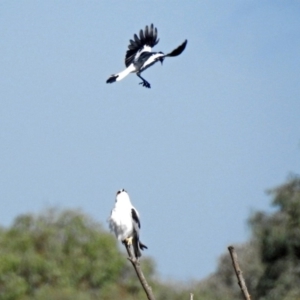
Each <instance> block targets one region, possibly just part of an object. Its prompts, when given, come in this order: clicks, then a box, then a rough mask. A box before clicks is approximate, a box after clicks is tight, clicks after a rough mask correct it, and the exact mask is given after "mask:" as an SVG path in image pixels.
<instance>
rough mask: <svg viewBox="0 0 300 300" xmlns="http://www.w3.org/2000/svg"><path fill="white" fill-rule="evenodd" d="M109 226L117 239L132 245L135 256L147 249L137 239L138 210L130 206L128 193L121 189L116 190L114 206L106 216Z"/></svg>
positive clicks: (138, 225) (139, 225)
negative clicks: (108, 215) (107, 216)
mask: <svg viewBox="0 0 300 300" xmlns="http://www.w3.org/2000/svg"><path fill="white" fill-rule="evenodd" d="M108 222H109V228H110V230H111V231H113V232H114V233H115V235H116V237H117V239H118V240H119V241H121V242H122V243H126V244H127V245H133V250H134V255H135V257H136V258H139V257H140V256H141V251H140V249H141V250H144V249H148V248H147V246H145V245H144V244H143V243H141V241H140V239H139V231H140V228H141V223H140V218H139V213H138V211H137V210H136V209H135V208H134V207H133V206H132V204H131V202H130V198H129V195H128V194H127V192H126V191H125V190H124V189H122V190H120V191H118V192H117V195H116V201H115V206H114V208H113V210H112V211H111V215H110V217H109V218H108Z"/></svg>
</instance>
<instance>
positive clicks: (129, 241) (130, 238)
mask: <svg viewBox="0 0 300 300" xmlns="http://www.w3.org/2000/svg"><path fill="white" fill-rule="evenodd" d="M132 239H133V237H132V236H131V237H129V238H126V239H125V240H124V242H125V243H126V244H127V245H128V246H130V245H132Z"/></svg>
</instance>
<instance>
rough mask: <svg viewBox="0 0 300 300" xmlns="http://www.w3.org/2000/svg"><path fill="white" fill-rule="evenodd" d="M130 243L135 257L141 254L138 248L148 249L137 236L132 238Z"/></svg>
mask: <svg viewBox="0 0 300 300" xmlns="http://www.w3.org/2000/svg"><path fill="white" fill-rule="evenodd" d="M132 245H133V251H134V256H135V257H136V258H139V257H141V256H142V253H141V251H140V250H144V249H148V247H147V246H146V245H144V244H143V243H142V242H141V241H140V240H139V238H138V237H136V238H133V240H132Z"/></svg>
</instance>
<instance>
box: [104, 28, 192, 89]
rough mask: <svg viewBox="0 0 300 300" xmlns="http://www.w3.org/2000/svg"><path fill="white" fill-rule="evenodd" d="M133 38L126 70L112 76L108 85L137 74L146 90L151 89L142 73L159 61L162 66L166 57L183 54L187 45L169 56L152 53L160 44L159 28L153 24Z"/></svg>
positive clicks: (127, 56)
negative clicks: (131, 74)
mask: <svg viewBox="0 0 300 300" xmlns="http://www.w3.org/2000/svg"><path fill="white" fill-rule="evenodd" d="M133 37H134V39H133V40H130V44H129V46H128V50H127V52H126V56H125V66H126V69H125V70H124V71H122V72H120V73H117V74H113V75H111V76H110V77H109V78H108V79H107V81H106V83H113V82H115V81H120V80H122V79H123V78H125V77H126V76H127V75H128V74H130V73H136V75H137V76H138V77H139V78H141V79H142V82H140V84H142V85H143V86H144V87H146V88H150V87H151V86H150V83H149V82H148V81H146V80H145V79H144V78H143V77H142V76H141V73H142V72H143V71H145V70H146V69H147V68H149V67H151V66H152V65H154V64H155V63H156V62H158V61H160V62H161V64H162V63H163V61H164V58H165V57H172V56H177V55H179V54H181V53H182V52H183V50H184V49H185V46H186V44H187V40H185V41H184V42H183V43H182V44H181V45H180V46H178V47H177V48H176V49H174V50H173V51H171V52H170V53H168V54H164V53H163V52H151V48H152V47H154V46H155V45H156V44H158V42H159V39H158V38H157V28H154V26H153V24H151V26H150V27H148V26H146V28H145V30H144V31H143V30H142V29H141V30H140V36H139V37H138V36H137V35H136V34H135V35H134V36H133Z"/></svg>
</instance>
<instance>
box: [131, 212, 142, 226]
mask: <svg viewBox="0 0 300 300" xmlns="http://www.w3.org/2000/svg"><path fill="white" fill-rule="evenodd" d="M131 216H132V219H133V220H134V221H135V222H137V224H138V226H139V228H141V223H140V220H139V217H138V215H137V213H136V210H135V209H134V208H132V209H131Z"/></svg>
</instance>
